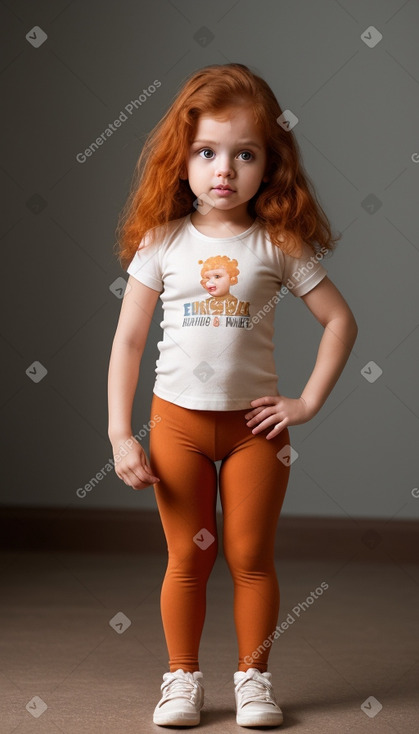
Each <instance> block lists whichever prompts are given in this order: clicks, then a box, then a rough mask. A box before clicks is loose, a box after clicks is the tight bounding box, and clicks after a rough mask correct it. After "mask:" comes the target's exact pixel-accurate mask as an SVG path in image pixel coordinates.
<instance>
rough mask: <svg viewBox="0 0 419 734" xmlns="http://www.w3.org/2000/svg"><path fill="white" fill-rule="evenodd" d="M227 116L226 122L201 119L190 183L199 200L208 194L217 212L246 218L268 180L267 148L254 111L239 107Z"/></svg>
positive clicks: (191, 155) (192, 150)
mask: <svg viewBox="0 0 419 734" xmlns="http://www.w3.org/2000/svg"><path fill="white" fill-rule="evenodd" d="M225 114H228V119H224V120H221V119H220V118H216V117H213V116H206V115H201V116H200V118H199V120H198V124H197V129H196V133H195V137H194V140H193V142H192V145H191V146H190V151H189V158H188V161H187V172H188V180H189V185H190V187H191V189H192V191H193V193H194V194H195V196H196V197H197V198H198V197H200V196H201V195H202V194H206V196H207V197H210V199H211V202H212V204H213V206H214V208H215V209H217V210H219V211H229V212H230V213H232V212H231V210H233V209H234V210H237V213H242V212H243V214H244V213H245V212H246V211H247V202H248V201H249V200H250V199H251V198H252V196H254V195H255V194H256V192H257V191H258V189H259V186H260V184H261V182H262V180H263V181H266V180H267V177H266V176H264V172H265V168H266V164H267V160H266V150H265V144H264V140H263V137H262V135H261V133H260V132H259V130H258V128H257V127H256V125H255V123H254V121H253V116H252V114H251V112H250V110H248V109H247V108H246V107H238V108H237V107H235V108H232V109H231V110H230V111H229V112H228V113H225ZM223 186H224V187H229V191H228V192H227V193H226V191H225V190H224V192H223V191H222V190H220V188H217V187H223ZM204 201H206V202H207V203H210V202H208V200H207V199H205V198H204Z"/></svg>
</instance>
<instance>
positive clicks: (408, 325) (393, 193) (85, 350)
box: [0, 0, 419, 519]
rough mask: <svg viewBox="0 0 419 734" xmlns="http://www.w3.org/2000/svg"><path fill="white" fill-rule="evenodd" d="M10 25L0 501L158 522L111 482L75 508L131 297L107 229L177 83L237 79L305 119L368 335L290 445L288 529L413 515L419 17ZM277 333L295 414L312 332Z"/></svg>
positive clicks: (230, 13) (292, 5)
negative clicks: (243, 72)
mask: <svg viewBox="0 0 419 734" xmlns="http://www.w3.org/2000/svg"><path fill="white" fill-rule="evenodd" d="M1 15H2V23H1V28H2V34H3V35H4V39H3V40H2V50H3V61H2V69H3V71H2V73H1V76H0V82H1V87H2V88H1V94H2V99H7V100H8V102H7V105H6V111H5V113H4V114H3V117H2V122H3V134H2V143H3V144H4V152H3V166H4V168H3V172H2V181H3V185H4V194H3V197H2V198H3V203H4V204H5V216H4V218H3V221H2V225H1V237H2V261H3V274H4V275H3V279H2V288H1V291H2V296H3V299H4V301H3V306H2V310H1V313H2V317H3V319H2V326H1V336H2V344H3V360H2V361H3V366H4V378H3V380H2V388H1V389H2V395H1V413H2V419H3V425H4V435H3V440H2V444H3V450H4V451H3V466H2V475H3V482H2V495H1V502H2V504H4V505H6V504H12V505H21V506H45V507H46V506H59V507H62V508H63V510H64V509H65V508H71V507H115V508H116V507H123V508H130V507H136V508H141V507H155V501H154V495H153V491H152V489H151V488H149V489H147V490H145V491H143V492H135V491H133V490H132V489H130V488H128V487H126V486H125V484H123V482H121V481H120V480H119V479H118V478H117V477H116V476H115V474H114V473H113V472H108V471H106V470H105V471H104V472H103V478H102V479H101V481H100V482H98V484H97V486H95V487H94V489H92V491H90V492H89V493H88V494H87V495H86V497H84V498H83V499H82V498H79V497H78V496H77V494H76V490H77V488H79V487H83V486H84V485H86V484H87V483H88V482H89V481H90V479H91V478H92V477H94V476H95V474H96V473H97V472H100V471H101V469H102V468H105V467H106V464H107V462H108V459H109V458H111V457H112V453H111V447H110V444H109V441H108V437H107V395H106V383H107V369H108V363H109V355H110V349H111V343H112V339H113V335H114V332H115V327H116V323H117V319H118V315H119V309H120V304H121V301H120V298H119V297H118V291H117V286H118V279H120V278H121V277H123V278H125V279H126V274H125V273H124V271H122V270H121V268H120V267H119V264H118V263H117V261H116V259H115V257H114V255H113V252H112V248H113V244H114V239H115V227H116V222H117V216H118V212H119V211H120V209H121V207H122V205H123V203H124V201H125V199H126V196H127V194H128V190H129V185H130V181H131V176H132V173H133V170H134V165H135V162H136V160H137V157H138V155H139V152H140V150H141V146H142V143H143V141H144V137H145V135H146V134H147V133H148V131H149V130H150V129H151V128H152V127H153V126H154V125H155V124H156V122H157V121H158V120H159V118H160V117H161V116H162V114H163V113H164V112H165V110H166V108H167V106H168V104H169V103H170V101H171V100H172V98H173V96H174V95H175V93H176V92H177V90H178V89H179V85H180V84H181V83H182V80H184V79H185V77H186V76H187V75H188V74H190V73H191V72H192V71H194V70H196V69H198V68H200V67H202V66H205V65H207V64H211V63H227V62H230V61H239V62H241V63H245V64H248V65H249V66H250V67H251V68H252V69H253V70H255V71H256V72H258V73H260V74H261V75H262V76H263V77H264V78H265V79H266V80H267V82H268V83H269V84H270V85H271V87H272V89H273V90H274V93H275V94H276V95H277V97H278V100H279V102H280V104H281V106H282V108H283V109H287V108H289V109H291V110H292V111H293V112H294V113H295V114H296V115H297V117H298V118H299V123H298V124H297V126H296V127H295V128H294V132H295V135H296V137H297V139H298V141H299V144H300V148H301V151H302V155H303V161H304V165H305V168H306V170H307V172H308V173H309V175H310V178H311V180H312V181H313V183H314V185H315V187H316V190H317V192H318V196H319V200H320V202H321V204H322V206H323V207H324V209H325V211H326V212H327V214H328V216H329V218H330V220H331V223H332V227H333V228H334V230H335V231H336V230H337V231H341V232H343V234H344V236H343V238H342V240H341V242H340V244H339V246H338V249H337V250H336V252H335V254H334V255H333V256H332V257H331V258H328V259H327V260H326V262H325V265H326V267H327V268H328V271H329V275H330V277H331V278H332V280H333V281H334V282H335V283H336V285H337V286H338V288H340V289H341V291H342V293H343V295H344V296H345V298H346V299H347V301H348V302H349V304H350V306H351V308H352V309H353V312H354V314H355V317H356V319H357V321H358V324H359V327H360V332H359V336H358V339H357V342H356V345H355V348H354V350H353V353H352V355H351V357H350V359H349V362H348V364H347V366H346V368H345V371H344V374H343V376H342V378H341V379H340V381H339V383H338V385H337V387H336V388H335V390H334V392H333V394H332V395H331V397H330V398H329V400H328V402H327V404H326V405H325V406H324V407H323V409H322V410H321V412H320V413H319V414H318V415H317V416H316V417H315V418H314V419H313V420H312V421H311V422H310V423H308V424H306V425H304V426H298V427H294V428H292V429H291V437H292V444H293V446H294V448H295V449H296V450H297V451H298V453H299V457H298V459H297V460H296V461H295V462H294V464H293V466H292V471H291V479H290V484H289V489H288V493H287V497H286V501H285V505H284V510H283V513H284V514H288V515H300V514H301V515H307V514H309V515H326V516H336V517H350V518H357V517H380V518H393V517H395V518H397V519H400V518H410V519H412V518H417V517H418V515H419V498H418V497H417V496H415V495H417V494H419V490H418V491H415V488H417V487H418V486H419V474H418V467H417V447H418V416H419V394H418V389H417V378H416V376H417V370H418V367H417V364H418V341H419V329H418V308H417V306H418V304H417V301H418V296H417V294H418V287H417V277H418V264H419V239H418V220H417V203H418V191H419V187H418V177H419V162H418V161H419V138H418V135H417V132H418V129H419V104H418V99H419V96H418V93H419V87H418V85H419V53H418V45H417V28H418V24H419V5H418V3H417V2H403V1H402V0H397V1H396V0H380V1H378V0H376V1H371V2H365V1H362V2H361V0H355V1H354V0H351V2H349V0H346V2H345V1H344V0H342V1H341V2H332V0H320V1H318V2H311V0H292V1H291V0H287V1H285V2H284V1H281V2H275V1H274V0H268V1H266V0H265V1H264V2H250V0H240V1H239V2H234V0H231V1H230V2H227V3H226V2H225V0H224V1H223V2H220V0H214V2H211V3H208V2H197V1H196V0H193V1H192V0H187V1H182V2H181V1H180V0H177V1H176V2H169V1H165V2H163V1H162V2H153V3H149V4H148V5H147V6H146V7H144V8H143V7H141V6H140V4H139V3H138V2H134V1H133V0H131V1H130V0H120V1H119V2H118V3H116V2H98V0H94V1H91V2H67V0H63V1H62V2H59V1H57V0H55V2H52V1H51V0H49V1H48V0H44V1H43V2H21V1H19V0H15V1H14V2H11V1H10V0H9V2H5V3H2V5H1ZM34 26H39V27H40V28H41V29H42V30H43V31H44V32H45V33H46V34H47V39H46V40H45V41H44V42H43V43H42V44H41V45H39V46H38V47H35V46H33V45H32V43H39V39H40V34H39V31H35V32H34V33H32V34H29V39H30V40H27V39H26V35H27V34H28V33H29V32H30V31H31V29H32V28H33V27H34ZM369 26H374V27H375V28H377V29H378V31H379V32H380V33H381V34H382V39H381V41H380V42H379V43H378V44H376V45H375V46H374V47H373V48H370V47H369V46H368V45H367V44H366V43H365V42H364V41H363V40H362V38H361V36H362V35H363V34H364V31H366V30H367V29H368V28H369ZM374 33H375V32H374ZM374 33H373V36H372V37H373V38H374ZM156 79H158V80H160V82H161V86H160V88H159V89H157V90H156V91H155V92H154V93H153V94H151V95H150V97H148V98H147V100H146V101H145V102H144V103H143V104H141V106H139V107H138V109H134V108H133V110H132V112H131V114H129V115H128V114H127V118H128V119H127V120H126V121H124V122H123V123H122V124H121V126H120V127H119V128H117V129H115V132H114V133H113V134H112V135H111V136H110V137H109V138H108V139H107V140H106V142H105V143H104V144H103V145H102V146H101V147H100V148H99V149H98V150H97V151H96V152H95V153H94V155H92V156H91V157H89V158H86V160H85V162H84V163H81V162H78V161H77V159H76V156H77V154H79V153H81V152H83V151H84V150H85V149H86V148H88V147H89V146H90V144H91V143H92V142H93V141H94V140H95V139H96V138H97V136H98V135H100V134H101V133H102V132H103V131H104V130H105V128H107V127H108V125H109V123H112V122H113V121H114V120H115V119H116V118H117V117H118V116H119V115H120V113H121V112H122V111H124V110H126V107H127V106H129V105H130V104H131V103H132V101H133V100H134V99H135V98H137V97H139V95H140V94H141V93H142V90H143V88H147V87H148V86H149V85H150V84H152V83H153V81H154V80H156ZM115 281H116V283H115ZM115 291H116V293H115ZM276 320H277V333H276V360H277V367H278V372H279V377H280V382H279V385H280V389H281V391H282V392H283V393H284V394H288V395H290V396H294V397H296V396H298V395H299V394H300V391H301V389H302V387H303V385H304V384H305V381H306V380H307V378H308V376H309V374H310V371H311V369H312V367H313V365H314V360H315V356H316V350H317V345H318V342H319V339H320V337H321V332H322V329H321V327H320V326H319V324H318V323H317V322H316V321H315V320H314V319H313V317H312V316H311V314H310V312H309V311H308V310H307V309H306V308H305V306H304V304H303V303H302V302H301V301H299V300H298V299H297V298H294V296H292V295H291V294H289V295H288V296H287V297H286V298H284V299H283V300H282V301H281V302H280V304H279V305H278V307H277V313H276ZM159 321H160V306H159V307H158V310H157V311H156V314H155V318H154V322H153V325H152V328H151V331H150V337H149V341H148V345H147V350H146V353H145V355H144V360H143V365H142V368H141V375H140V384H139V387H138V392H137V396H136V403H135V410H134V423H133V428H134V431H138V430H139V429H140V428H141V427H142V425H143V424H146V423H147V421H148V419H149V414H148V411H149V407H150V401H151V391H152V386H153V382H154V366H155V360H156V357H157V351H156V342H157V340H158V339H159V338H160V328H159ZM371 361H373V362H375V363H376V364H377V365H378V366H379V368H380V369H381V370H382V374H381V376H380V377H379V378H378V379H376V380H375V381H374V382H369V381H368V380H367V379H366V378H365V377H364V376H363V373H362V370H363V368H364V367H365V365H368V363H370V362H371ZM34 362H39V363H41V365H42V366H43V367H44V368H45V369H46V370H47V374H46V375H45V376H44V377H43V379H41V380H40V381H38V382H34V381H33V379H32V378H31V376H28V374H27V373H26V371H27V370H29V373H30V372H34V370H33V369H32V368H31V365H33V363H34ZM374 369H375V368H374ZM367 371H368V370H367ZM36 374H37V375H40V371H39V368H37V370H36ZM372 374H374V372H372ZM145 446H146V447H147V441H145ZM412 490H413V491H412Z"/></svg>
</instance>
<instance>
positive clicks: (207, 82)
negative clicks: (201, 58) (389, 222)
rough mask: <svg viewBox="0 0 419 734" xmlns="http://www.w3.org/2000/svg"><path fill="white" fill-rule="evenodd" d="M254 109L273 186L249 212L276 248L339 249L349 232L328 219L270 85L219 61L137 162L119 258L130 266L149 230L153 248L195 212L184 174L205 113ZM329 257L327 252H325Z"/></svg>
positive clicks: (174, 107) (199, 75) (295, 251)
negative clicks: (338, 231)
mask: <svg viewBox="0 0 419 734" xmlns="http://www.w3.org/2000/svg"><path fill="white" fill-rule="evenodd" d="M241 106H246V107H247V108H248V109H250V110H253V114H254V119H255V123H256V125H258V128H259V130H260V131H261V134H262V136H263V138H264V141H265V145H266V153H267V162H268V168H267V170H266V175H267V176H269V180H268V181H267V182H262V183H261V185H260V187H259V189H258V191H257V193H256V194H255V195H254V196H253V197H252V199H251V200H250V201H249V202H248V212H249V214H250V215H251V216H252V217H253V218H254V219H257V220H258V221H259V223H260V224H261V225H262V226H263V227H264V228H265V230H266V232H267V234H268V236H269V238H270V240H271V242H272V243H273V245H276V246H278V247H280V248H281V249H282V250H283V251H284V252H286V253H288V254H290V255H294V256H298V255H300V254H301V242H306V243H307V244H308V245H310V246H311V248H312V249H313V251H314V253H317V252H318V251H319V250H320V249H321V248H326V249H327V250H333V249H334V247H335V245H336V243H337V241H338V240H339V239H340V238H341V236H342V235H341V234H339V235H337V236H335V237H333V236H332V232H331V228H330V223H329V221H328V218H327V216H326V214H325V212H324V211H323V209H322V207H321V205H320V204H319V202H318V200H317V197H316V193H315V191H314V187H313V186H312V183H311V181H310V179H309V177H308V175H307V173H306V172H305V171H304V168H303V164H302V161H301V154H300V151H299V147H298V144H297V141H296V139H295V136H294V133H293V132H292V130H286V129H284V127H282V126H281V125H280V124H279V123H278V121H277V120H278V118H279V117H280V116H281V115H282V113H283V111H282V110H281V108H280V106H279V104H278V102H277V100H276V98H275V95H274V94H273V92H272V90H271V88H270V87H269V85H268V84H267V82H266V81H265V80H264V79H262V78H261V77H260V76H257V75H256V74H254V73H253V72H252V71H250V69H249V68H248V67H247V66H244V65H243V64H238V63H232V64H215V65H211V66H206V67H204V68H203V69H200V70H198V71H196V72H195V73H193V74H191V75H190V76H189V77H188V78H187V79H186V81H185V83H184V84H183V86H182V88H181V90H180V92H179V93H178V95H177V96H176V97H175V99H174V101H173V103H172V104H171V106H170V107H169V109H168V110H167V112H166V113H165V115H164V116H163V117H162V119H161V120H160V122H159V123H158V124H157V125H156V126H155V127H154V129H153V130H152V131H151V132H150V133H149V135H148V137H147V138H146V141H145V143H144V146H143V149H142V151H141V154H140V156H139V159H138V161H137V164H136V168H135V172H134V177H133V182H132V185H131V191H130V194H129V197H128V199H127V202H126V204H125V206H124V208H123V210H122V212H121V214H120V217H119V221H118V225H117V229H116V234H117V242H116V248H117V250H116V254H117V256H118V258H119V262H120V263H121V265H122V267H124V268H126V267H128V264H129V263H130V261H131V260H132V258H133V256H134V254H135V252H136V250H137V249H138V247H139V246H140V244H141V243H142V244H141V247H142V246H144V242H142V240H143V238H144V236H145V234H146V233H147V232H148V233H149V234H148V236H147V241H148V242H150V243H152V242H153V241H154V239H155V236H156V234H157V228H159V227H162V226H163V230H159V236H161V235H162V232H163V234H164V233H165V227H166V225H167V224H168V223H169V222H170V221H172V220H175V219H179V218H181V217H184V216H186V215H187V214H189V213H191V212H193V211H195V208H194V206H193V202H194V201H195V200H196V196H195V194H194V193H193V191H192V189H191V188H190V186H189V183H188V181H187V180H185V179H181V178H180V175H181V172H182V170H183V171H184V170H185V168H184V167H185V165H186V162H187V160H188V155H189V148H190V146H191V144H192V142H193V139H194V135H195V132H196V128H197V123H198V120H199V116H200V115H201V114H206V115H207V114H210V115H211V114H214V115H219V114H220V113H223V112H224V111H226V110H229V109H231V108H234V107H241ZM323 252H324V250H323Z"/></svg>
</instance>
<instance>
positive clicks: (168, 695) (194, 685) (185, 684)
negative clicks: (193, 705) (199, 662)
mask: <svg viewBox="0 0 419 734" xmlns="http://www.w3.org/2000/svg"><path fill="white" fill-rule="evenodd" d="M198 686H199V684H198V682H197V681H194V680H193V679H192V678H188V677H187V676H186V675H185V677H184V678H178V677H177V676H171V675H170V674H168V675H167V679H166V681H165V683H163V685H162V686H161V690H162V692H163V698H164V700H165V701H168V700H169V699H172V698H186V699H187V700H188V701H192V702H194V700H195V698H196V696H197V694H198Z"/></svg>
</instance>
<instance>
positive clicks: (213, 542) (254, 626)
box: [150, 393, 290, 672]
mask: <svg viewBox="0 0 419 734" xmlns="http://www.w3.org/2000/svg"><path fill="white" fill-rule="evenodd" d="M250 409H251V408H250V406H249V408H246V409H244V410H233V411H216V410H191V409H189V408H183V407H181V406H179V405H175V404H174V403H171V402H168V401H167V400H163V399H162V398H160V397H158V396H157V395H156V394H155V393H153V399H152V404H151V415H152V416H155V415H157V414H158V415H160V416H161V421H159V422H158V423H156V424H155V425H154V427H153V428H151V430H150V465H151V468H152V470H153V472H154V473H155V475H156V476H158V477H159V479H160V482H158V483H156V484H155V485H153V486H154V491H155V496H156V501H157V505H158V509H159V513H160V517H161V521H162V525H163V530H164V534H165V536H166V541H167V547H168V564H167V569H166V574H165V577H164V581H163V585H162V589H161V599H160V601H161V615H162V622H163V629H164V634H165V638H166V644H167V649H168V653H169V666H170V671H172V672H173V671H174V670H176V669H177V668H183V670H185V671H190V672H193V671H195V670H199V662H198V652H199V643H200V639H201V634H202V629H203V625H204V620H205V612H206V585H207V581H208V578H209V575H210V573H211V570H212V567H213V565H214V562H215V559H216V557H217V545H218V543H217V529H216V500H217V470H216V466H215V464H214V461H218V460H222V464H221V466H220V473H219V488H220V499H221V504H222V509H223V551H224V556H225V559H226V561H227V564H228V567H229V569H230V573H231V575H232V578H233V582H234V623H235V627H236V634H237V640H238V648H239V662H238V668H237V669H238V670H243V671H246V670H247V669H248V668H250V667H255V668H258V669H259V670H260V671H261V672H265V671H266V669H267V663H268V657H269V651H270V644H269V645H267V647H266V649H262V652H260V651H259V653H257V652H256V651H257V648H258V647H259V646H261V645H262V643H263V641H264V640H266V639H267V638H268V637H269V635H272V633H273V632H274V630H275V627H276V624H277V620H278V612H279V586H278V580H277V576H276V571H275V565H274V542H275V531H276V527H277V521H278V518H279V514H280V511H281V507H282V503H283V501H284V497H285V491H286V488H287V483H288V476H289V471H290V469H289V466H287V465H285V464H284V463H283V462H282V461H280V460H279V459H278V458H277V456H276V454H277V452H278V451H279V450H280V449H281V448H282V447H283V446H284V445H285V444H289V434H288V430H287V429H286V428H285V429H284V430H282V431H281V433H280V434H279V435H278V436H276V437H275V438H273V439H269V440H267V439H266V438H265V436H266V434H267V433H268V432H269V431H268V430H265V431H262V432H261V433H259V434H257V435H254V434H252V431H251V429H250V428H248V427H247V425H246V421H245V418H244V416H245V414H246V413H248V412H249V410H250ZM271 639H272V637H271ZM254 653H256V658H255V655H254ZM252 656H253V657H252ZM246 661H247V662H246Z"/></svg>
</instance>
